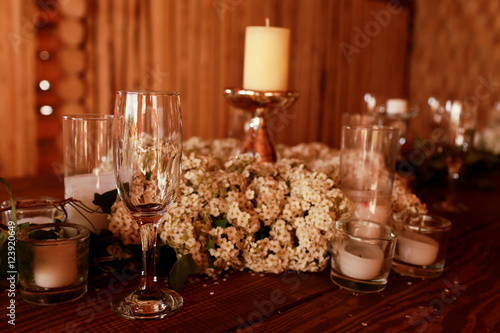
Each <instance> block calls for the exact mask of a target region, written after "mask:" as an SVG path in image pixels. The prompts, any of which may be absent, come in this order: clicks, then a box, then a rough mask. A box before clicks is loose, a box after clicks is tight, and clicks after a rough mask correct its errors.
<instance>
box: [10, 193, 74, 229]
mask: <svg viewBox="0 0 500 333" xmlns="http://www.w3.org/2000/svg"><path fill="white" fill-rule="evenodd" d="M57 200H58V199H57V198H52V197H39V198H22V199H19V200H17V202H18V204H17V206H16V220H17V224H22V223H25V222H29V223H30V224H45V223H54V222H56V220H60V221H62V222H64V221H65V219H66V215H65V213H64V211H63V210H62V209H57V208H56V207H54V205H52V202H54V201H57ZM11 204H12V202H11V201H10V200H6V201H3V202H2V203H1V207H2V208H7V207H10V206H11ZM22 206H25V207H22ZM27 206H28V207H27ZM1 219H2V224H4V225H7V224H8V222H9V221H12V211H11V210H10V209H9V210H6V211H4V212H2V215H1Z"/></svg>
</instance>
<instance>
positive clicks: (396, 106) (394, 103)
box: [386, 98, 408, 115]
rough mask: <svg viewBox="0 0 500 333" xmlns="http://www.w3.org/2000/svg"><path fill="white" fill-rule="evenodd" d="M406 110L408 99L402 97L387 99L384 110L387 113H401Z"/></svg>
mask: <svg viewBox="0 0 500 333" xmlns="http://www.w3.org/2000/svg"><path fill="white" fill-rule="evenodd" d="M407 111H408V101H407V100H406V99H402V98H392V99H388V100H387V103H386V112H387V114H388V115H401V114H404V113H406V112H407Z"/></svg>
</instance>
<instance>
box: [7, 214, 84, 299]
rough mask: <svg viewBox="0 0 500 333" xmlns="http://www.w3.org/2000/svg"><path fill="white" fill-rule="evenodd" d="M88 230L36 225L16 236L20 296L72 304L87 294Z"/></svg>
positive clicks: (65, 225)
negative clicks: (71, 302)
mask: <svg viewBox="0 0 500 333" xmlns="http://www.w3.org/2000/svg"><path fill="white" fill-rule="evenodd" d="M89 236H90V231H89V229H88V228H86V227H84V226H81V225H78V224H70V223H51V224H38V225H32V226H29V227H26V228H23V229H20V230H19V231H18V232H17V233H16V253H17V263H18V273H19V284H20V293H21V297H22V298H23V299H24V300H25V301H26V302H28V303H33V304H38V305H52V304H60V303H66V302H70V301H73V300H75V299H77V298H79V297H81V296H83V295H84V294H85V293H86V292H87V278H88V269H89Z"/></svg>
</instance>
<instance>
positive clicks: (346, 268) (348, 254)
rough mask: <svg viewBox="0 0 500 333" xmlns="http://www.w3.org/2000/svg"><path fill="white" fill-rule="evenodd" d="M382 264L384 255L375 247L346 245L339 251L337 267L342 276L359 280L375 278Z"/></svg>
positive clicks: (351, 243)
mask: <svg viewBox="0 0 500 333" xmlns="http://www.w3.org/2000/svg"><path fill="white" fill-rule="evenodd" d="M383 264H384V253H383V252H382V250H381V249H380V248H379V247H378V246H375V245H369V244H357V243H354V242H349V243H347V244H346V245H345V246H344V247H342V249H341V250H340V251H339V267H340V271H341V272H342V274H344V275H346V276H349V277H352V278H355V279H359V280H371V279H374V278H376V277H377V276H378V275H379V274H380V272H381V270H382V266H383Z"/></svg>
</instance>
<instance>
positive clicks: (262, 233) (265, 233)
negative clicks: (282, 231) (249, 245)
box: [255, 225, 271, 240]
mask: <svg viewBox="0 0 500 333" xmlns="http://www.w3.org/2000/svg"><path fill="white" fill-rule="evenodd" d="M270 231H271V228H270V227H269V226H267V225H265V226H262V228H260V229H259V231H257V232H256V233H255V239H256V240H260V239H264V238H268V237H269V233H270Z"/></svg>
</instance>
